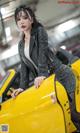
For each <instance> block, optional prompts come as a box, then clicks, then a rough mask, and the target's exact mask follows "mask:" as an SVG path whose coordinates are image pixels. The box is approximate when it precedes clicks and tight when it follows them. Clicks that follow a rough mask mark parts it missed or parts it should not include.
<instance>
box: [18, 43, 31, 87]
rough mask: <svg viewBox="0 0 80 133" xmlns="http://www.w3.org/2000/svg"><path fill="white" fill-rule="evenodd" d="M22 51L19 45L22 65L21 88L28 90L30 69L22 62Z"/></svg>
mask: <svg viewBox="0 0 80 133" xmlns="http://www.w3.org/2000/svg"><path fill="white" fill-rule="evenodd" d="M20 49H21V46H20V44H19V45H18V51H19V56H20V63H21V68H20V85H19V87H20V88H22V89H26V88H28V84H29V71H28V68H27V67H26V64H25V63H24V61H23V60H22V55H21V51H20Z"/></svg>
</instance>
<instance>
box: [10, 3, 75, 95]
mask: <svg viewBox="0 0 80 133" xmlns="http://www.w3.org/2000/svg"><path fill="white" fill-rule="evenodd" d="M15 21H16V24H17V26H18V28H19V30H20V31H21V32H22V37H21V40H20V42H19V55H20V60H21V72H20V75H21V76H20V77H21V78H20V88H21V89H20V88H19V89H17V90H15V92H14V93H13V94H12V96H13V97H14V95H17V94H18V93H19V92H21V91H23V90H24V89H26V88H28V87H29V83H30V82H31V81H34V85H35V87H36V88H38V87H39V86H40V85H41V83H42V82H43V80H44V79H45V78H46V77H48V75H49V71H50V67H51V66H52V70H53V69H54V73H55V74H56V77H57V80H58V81H59V82H61V83H62V84H63V85H64V87H65V88H66V89H67V91H68V92H72V91H73V90H74V88H75V77H74V75H73V73H72V71H71V69H70V68H69V67H68V66H66V65H63V64H62V62H61V61H59V60H58V58H57V57H56V56H55V55H54V54H53V53H52V55H51V51H50V52H49V51H48V53H47V55H46V51H47V50H49V49H48V36H47V33H46V31H45V29H44V27H43V26H42V25H41V24H40V23H39V22H38V21H37V20H36V17H35V15H34V13H33V11H32V10H31V9H30V8H29V7H26V6H25V5H22V6H20V7H18V8H17V9H16V11H15ZM50 56H51V57H50ZM49 57H50V58H52V61H51V60H50V58H49ZM48 61H49V64H48ZM52 72H53V71H52ZM16 92H17V93H16Z"/></svg>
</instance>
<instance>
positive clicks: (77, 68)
mask: <svg viewBox="0 0 80 133" xmlns="http://www.w3.org/2000/svg"><path fill="white" fill-rule="evenodd" d="M71 67H72V70H73V72H74V74H75V77H76V88H75V102H76V110H77V112H80V59H79V60H77V61H76V62H74V63H73V64H72V65H71Z"/></svg>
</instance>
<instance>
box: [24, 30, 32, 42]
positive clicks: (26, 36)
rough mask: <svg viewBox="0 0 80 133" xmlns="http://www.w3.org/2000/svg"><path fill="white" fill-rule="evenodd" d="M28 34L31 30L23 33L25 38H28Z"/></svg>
mask: <svg viewBox="0 0 80 133" xmlns="http://www.w3.org/2000/svg"><path fill="white" fill-rule="evenodd" d="M30 34H31V32H30V31H27V32H24V35H25V40H27V39H29V38H30Z"/></svg>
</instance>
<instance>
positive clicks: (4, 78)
mask: <svg viewBox="0 0 80 133" xmlns="http://www.w3.org/2000/svg"><path fill="white" fill-rule="evenodd" d="M9 75H10V72H7V73H6V75H5V76H4V77H3V78H2V80H0V89H1V88H2V86H3V85H4V83H5V81H6V80H7V78H8V77H9Z"/></svg>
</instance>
